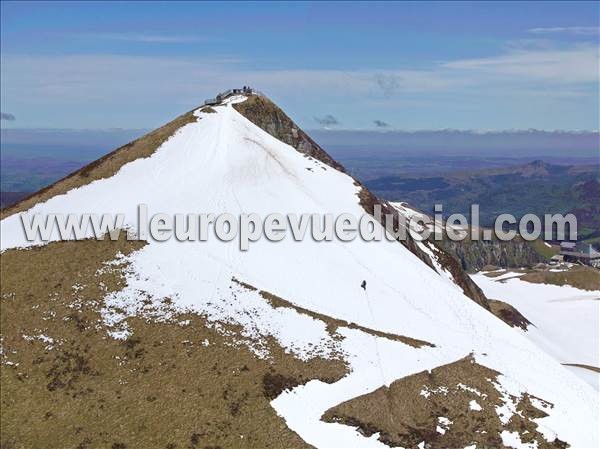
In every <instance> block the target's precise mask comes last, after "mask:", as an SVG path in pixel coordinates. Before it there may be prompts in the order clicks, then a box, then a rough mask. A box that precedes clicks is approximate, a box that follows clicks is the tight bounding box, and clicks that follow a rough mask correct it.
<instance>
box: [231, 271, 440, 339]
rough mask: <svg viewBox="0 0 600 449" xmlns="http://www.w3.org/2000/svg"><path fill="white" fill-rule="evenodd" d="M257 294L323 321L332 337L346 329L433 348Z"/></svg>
mask: <svg viewBox="0 0 600 449" xmlns="http://www.w3.org/2000/svg"><path fill="white" fill-rule="evenodd" d="M232 281H234V282H236V283H237V284H239V285H240V286H242V287H244V288H246V289H248V290H252V291H257V290H258V289H257V288H256V287H253V286H252V285H250V284H247V283H245V282H241V281H238V280H237V279H235V278H233V279H232ZM258 293H259V295H260V296H262V297H263V298H264V299H266V300H267V301H268V302H269V304H270V305H271V306H272V307H274V308H280V307H284V308H288V309H293V310H295V311H296V312H298V313H300V314H302V315H307V316H310V317H311V318H314V319H316V320H319V321H323V322H324V323H325V324H326V325H327V331H328V332H329V334H330V335H331V336H332V337H333V336H335V335H334V334H336V333H337V330H338V329H339V328H348V329H355V330H359V331H361V332H364V333H366V334H369V335H373V336H375V337H381V338H387V339H388V340H392V341H397V342H400V343H404V344H405V345H409V346H412V347H413V348H422V347H424V346H428V347H431V348H434V347H435V345H434V344H432V343H429V342H427V341H424V340H418V339H416V338H411V337H406V336H404V335H398V334H392V333H390V332H382V331H378V330H376V329H371V328H368V327H365V326H361V325H360V324H356V323H352V322H350V321H346V320H340V319H338V318H333V317H330V316H328V315H324V314H322V313H318V312H313V311H312V310H309V309H305V308H304V307H300V306H297V305H295V304H292V303H291V302H289V301H286V300H285V299H283V298H280V297H279V296H277V295H274V294H273V293H269V292H267V291H265V290H260V291H259V292H258ZM339 337H340V335H338V338H339Z"/></svg>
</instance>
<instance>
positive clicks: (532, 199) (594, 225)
mask: <svg viewBox="0 0 600 449" xmlns="http://www.w3.org/2000/svg"><path fill="white" fill-rule="evenodd" d="M598 175H599V172H598V166H597V165H571V166H568V165H555V164H549V163H546V162H543V161H541V160H535V161H532V162H530V163H527V164H522V165H514V166H509V167H500V168H493V169H480V170H471V171H456V172H452V173H448V174H440V175H436V176H414V177H410V176H405V175H392V176H382V177H379V178H375V179H371V180H368V181H366V185H367V186H368V187H369V188H370V189H371V190H373V191H374V192H375V194H376V195H378V196H381V197H383V198H386V199H388V200H391V201H406V202H408V203H410V204H412V205H414V206H415V207H417V208H418V209H420V210H422V211H424V212H426V213H429V214H432V215H433V208H434V205H435V204H442V205H443V208H444V214H445V216H447V215H449V214H451V213H462V214H465V215H467V216H468V215H469V213H470V207H471V204H479V205H480V220H481V221H480V224H481V225H482V226H484V227H493V225H494V220H495V218H496V217H497V216H498V215H500V214H503V213H510V214H513V215H514V216H515V217H517V219H518V218H519V217H521V216H523V215H524V214H527V213H533V214H536V215H538V216H543V215H544V214H547V213H548V214H557V213H561V214H567V213H573V214H575V216H576V217H577V221H578V233H579V235H580V237H581V238H582V239H588V240H590V241H592V242H598V241H600V239H599V237H600V206H599V205H600V182H599V178H598Z"/></svg>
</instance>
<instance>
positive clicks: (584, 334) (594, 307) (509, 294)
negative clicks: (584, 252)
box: [472, 272, 600, 389]
mask: <svg viewBox="0 0 600 449" xmlns="http://www.w3.org/2000/svg"><path fill="white" fill-rule="evenodd" d="M472 277H473V280H474V281H475V282H477V284H478V285H479V286H480V287H481V288H483V290H484V291H485V293H486V295H487V296H488V297H489V298H491V299H500V300H502V301H506V302H508V303H509V304H511V305H512V306H514V307H516V308H517V310H519V311H520V312H522V313H523V314H524V315H525V316H526V317H527V319H529V320H530V321H531V322H532V323H533V326H529V328H528V329H527V331H526V332H525V335H526V336H527V337H528V338H531V340H532V341H534V342H535V343H536V344H538V345H539V346H540V347H541V348H543V349H544V350H545V351H547V352H548V353H549V354H551V355H553V356H554V357H556V359H557V360H558V361H559V362H561V363H572V364H583V365H589V366H595V367H598V366H600V343H599V341H600V335H599V334H598V330H599V328H600V301H599V300H598V299H599V298H600V291H587V290H580V289H578V288H575V287H572V286H569V285H562V286H559V285H550V284H533V283H530V282H525V281H523V280H521V279H519V278H518V274H515V273H511V272H507V273H506V274H505V275H501V276H498V277H495V278H490V277H488V276H486V275H485V274H483V273H478V274H476V275H474V276H472ZM569 369H572V370H573V372H575V373H576V374H577V375H579V376H581V377H582V378H584V379H586V380H587V381H589V382H590V384H591V385H592V386H594V387H595V388H596V389H599V382H600V375H599V374H597V373H594V372H592V371H590V370H586V369H582V368H577V367H570V368H569Z"/></svg>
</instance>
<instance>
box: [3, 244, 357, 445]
mask: <svg viewBox="0 0 600 449" xmlns="http://www.w3.org/2000/svg"><path fill="white" fill-rule="evenodd" d="M142 246H143V243H141V242H127V241H126V240H124V239H121V240H119V241H110V240H105V241H96V240H86V241H79V242H59V243H52V244H49V245H46V246H44V247H39V248H32V249H28V250H9V251H6V252H5V253H3V254H2V267H1V274H2V285H1V295H2V296H1V303H0V304H1V308H2V313H1V334H2V335H1V336H2V349H3V352H2V359H1V361H2V365H1V372H0V376H1V391H0V401H1V411H2V413H1V417H0V419H1V433H0V440H1V442H0V444H1V447H3V448H5V447H6V448H27V449H29V448H57V447H60V448H127V449H130V448H144V449H146V448H206V447H213V448H217V447H222V448H233V447H235V448H242V447H249V448H258V447H261V448H267V447H273V448H282V447H285V448H296V447H307V445H306V444H305V443H304V442H303V441H302V440H301V439H300V438H299V437H298V436H297V435H296V434H295V433H294V432H292V431H291V430H290V429H289V428H288V427H287V426H286V425H285V422H284V421H283V419H282V418H281V417H279V416H278V415H277V414H276V413H275V411H274V410H273V408H272V407H271V406H270V401H271V400H272V399H273V398H274V397H276V396H277V395H278V394H279V393H280V392H281V391H283V390H285V389H288V388H292V387H294V386H296V385H299V384H301V383H304V382H307V381H309V380H310V379H315V378H316V379H321V380H323V381H326V382H333V381H336V380H338V379H339V378H341V377H342V376H344V375H345V374H346V366H345V364H344V363H343V362H342V361H340V360H324V359H319V358H314V359H311V360H310V361H308V362H304V361H300V360H298V359H296V358H295V357H293V356H292V355H291V354H288V353H286V352H285V351H284V350H283V348H281V347H280V346H278V345H277V343H276V342H275V341H274V340H273V339H269V340H268V341H267V343H266V344H267V345H268V347H269V351H270V356H269V358H268V359H259V358H257V357H256V356H255V354H254V353H252V352H251V351H250V350H249V349H247V347H246V346H245V345H243V344H241V343H239V341H237V340H236V338H235V335H236V334H239V332H240V329H238V328H236V327H234V326H231V325H229V326H226V327H227V329H226V330H227V332H223V331H217V330H216V329H215V328H213V327H210V326H209V324H208V322H207V321H206V319H205V318H204V317H203V316H199V315H197V314H189V313H186V314H182V313H177V312H176V311H173V317H172V319H169V320H167V321H165V322H156V321H150V320H149V319H145V318H143V317H133V318H128V319H127V326H128V329H129V330H130V331H131V335H130V336H129V337H128V338H127V339H126V340H116V339H113V338H111V337H110V336H108V334H107V331H108V330H109V328H108V327H107V325H105V324H104V322H103V320H102V316H101V313H100V311H101V309H102V307H105V306H106V303H105V302H104V299H103V298H105V297H106V295H108V294H110V293H111V292H117V291H120V290H121V289H123V287H124V286H125V282H126V281H125V278H124V276H123V272H124V270H125V269H126V268H127V265H126V262H124V263H121V264H114V263H111V262H112V261H114V260H115V258H116V257H117V255H118V254H119V253H122V254H124V255H127V254H130V253H131V252H132V251H135V250H138V249H139V248H141V247H142ZM117 260H119V259H117ZM139 299H140V301H144V299H145V298H144V295H143V293H140V298H139ZM168 304H169V301H165V307H166V306H167V305H168Z"/></svg>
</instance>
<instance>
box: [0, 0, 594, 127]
mask: <svg viewBox="0 0 600 449" xmlns="http://www.w3.org/2000/svg"><path fill="white" fill-rule="evenodd" d="M1 13H2V14H1V17H2V18H1V20H2V23H1V25H2V27H1V72H2V73H1V75H2V78H1V93H2V95H1V109H2V113H3V120H2V122H1V123H2V127H5V128H6V127H19V128H22V127H35V128H39V127H41V128H78V129H79V128H115V127H118V128H152V127H155V126H158V125H160V124H161V123H164V122H165V121H168V120H170V119H171V118H173V117H174V116H176V115H178V114H180V113H182V112H185V111H186V110H189V109H191V108H193V107H194V106H196V105H198V104H199V103H200V102H202V101H203V100H204V98H207V97H209V96H211V95H213V94H214V93H216V92H217V91H219V90H222V89H225V88H229V87H233V86H241V85H243V84H250V85H253V86H254V87H256V88H258V89H260V90H262V91H264V92H265V93H266V94H267V95H269V96H270V97H271V98H272V99H273V100H275V101H276V102H277V103H278V104H280V106H282V107H283V108H284V109H285V110H286V111H287V112H288V113H289V114H290V115H291V116H292V117H293V118H294V119H296V120H297V121H298V122H299V124H300V125H301V126H303V127H305V128H308V129H310V128H319V127H331V128H337V129H440V128H457V129H510V128H519V129H523V128H525V129H526V128H537V129H566V130H579V129H588V130H589V129H597V128H598V120H599V113H598V108H599V104H598V77H599V74H598V73H599V66H598V64H599V62H598V61H599V60H598V52H599V43H598V40H599V37H600V36H599V34H598V27H599V14H600V9H599V4H598V3H597V2H585V3H577V2H565V3H561V2H531V3H530V2H504V3H492V2H483V3H467V2H465V3H462V2H418V3H417V2H415V3H389V2H386V3H373V2H370V3H357V2H354V3H342V2H332V3H324V2H320V3H300V2H296V3H276V2H262V3H251V2H239V3H192V2H182V3H176V2H168V3H159V2H151V3H141V2H132V3H116V2H106V3H99V2H89V3H76V2H65V3H57V2H52V3H50V2H49V3H43V2H32V3H26V2H2V3H1ZM13 118H14V120H13Z"/></svg>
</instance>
